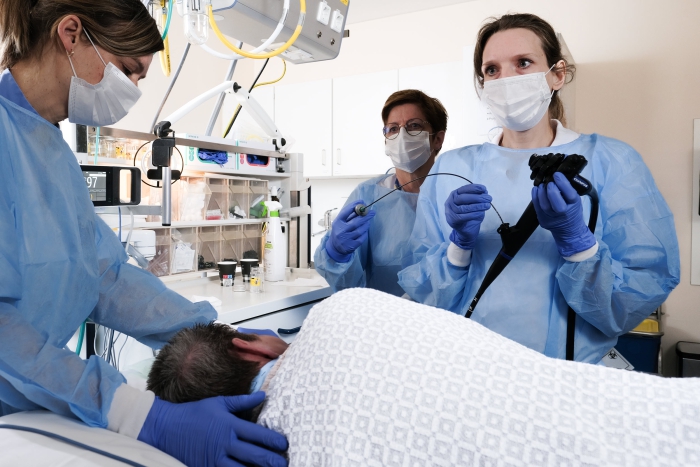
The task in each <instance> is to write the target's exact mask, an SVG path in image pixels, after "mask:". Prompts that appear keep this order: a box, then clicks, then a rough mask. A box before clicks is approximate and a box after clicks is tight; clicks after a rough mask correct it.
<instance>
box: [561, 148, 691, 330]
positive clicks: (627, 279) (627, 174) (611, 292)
mask: <svg viewBox="0 0 700 467" xmlns="http://www.w3.org/2000/svg"><path fill="white" fill-rule="evenodd" d="M601 140H602V141H601ZM595 156H596V158H599V159H600V160H603V161H608V162H607V163H595V161H594V163H593V164H592V166H593V180H595V182H594V183H595V184H596V186H597V189H598V192H599V197H600V211H599V212H600V218H599V221H598V226H597V228H596V237H597V240H598V244H599V250H598V252H597V253H596V255H595V256H593V257H592V258H589V259H588V260H586V261H582V262H578V263H575V262H568V261H565V262H564V263H563V264H562V265H561V267H559V269H558V271H557V273H556V278H557V281H558V283H559V287H560V290H561V292H562V294H563V295H564V297H565V298H566V301H567V303H568V304H569V305H570V306H571V308H572V309H573V310H574V311H576V313H578V315H579V316H581V317H582V318H583V319H585V320H586V321H587V322H589V323H590V324H591V325H593V326H595V327H596V328H598V329H599V330H600V331H601V332H602V333H604V334H605V335H606V336H608V337H614V336H619V335H622V334H624V333H626V332H628V331H630V330H631V329H634V327H635V326H637V325H638V324H639V323H640V322H641V321H642V320H644V318H646V317H648V316H649V314H650V313H651V312H652V311H653V310H654V309H656V308H657V307H658V306H659V305H661V303H663V302H664V300H666V298H667V297H668V295H669V293H671V291H672V290H673V289H674V288H675V287H676V286H677V285H678V283H679V282H680V255H679V251H678V239H677V237H676V229H675V224H674V221H673V214H672V213H671V210H670V209H669V207H668V205H667V204H666V201H665V200H664V198H663V196H662V195H661V193H660V192H659V190H658V188H657V187H656V184H655V182H654V179H653V177H652V176H651V173H650V172H649V169H648V168H647V166H646V165H645V164H644V162H643V160H642V158H641V156H640V155H639V154H638V153H637V152H636V151H635V150H634V149H632V148H631V147H630V146H628V145H627V144H625V143H622V142H620V141H616V140H611V139H608V138H602V137H599V141H598V144H597V145H596V154H595Z"/></svg>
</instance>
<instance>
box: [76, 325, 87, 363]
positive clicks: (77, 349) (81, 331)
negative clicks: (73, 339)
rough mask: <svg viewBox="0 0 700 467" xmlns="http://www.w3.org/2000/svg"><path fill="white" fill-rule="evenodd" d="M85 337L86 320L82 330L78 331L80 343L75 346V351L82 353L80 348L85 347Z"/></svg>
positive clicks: (81, 327) (81, 326)
mask: <svg viewBox="0 0 700 467" xmlns="http://www.w3.org/2000/svg"><path fill="white" fill-rule="evenodd" d="M84 338H85V321H83V324H81V325H80V332H79V333H78V345H76V346H75V353H76V354H78V355H80V349H82V348H83V339H84Z"/></svg>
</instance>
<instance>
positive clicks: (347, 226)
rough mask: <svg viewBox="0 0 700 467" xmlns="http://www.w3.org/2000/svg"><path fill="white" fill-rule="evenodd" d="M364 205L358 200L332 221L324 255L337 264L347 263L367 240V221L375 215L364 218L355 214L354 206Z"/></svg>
mask: <svg viewBox="0 0 700 467" xmlns="http://www.w3.org/2000/svg"><path fill="white" fill-rule="evenodd" d="M358 204H365V202H364V201H362V200H361V199H358V200H357V201H355V202H354V203H350V204H348V205H347V206H345V207H344V208H343V209H341V210H340V212H339V213H338V217H336V218H335V220H334V221H333V226H332V227H331V235H330V237H329V238H328V241H327V242H326V253H328V256H330V257H331V258H333V259H334V260H335V261H336V262H338V263H347V262H348V261H350V258H352V253H353V252H354V251H355V250H357V249H358V248H359V247H360V245H362V244H363V243H364V241H365V240H367V235H369V234H368V233H367V232H369V221H371V220H372V218H373V217H374V215H375V214H376V213H375V212H374V211H370V212H368V213H367V215H366V216H358V215H357V214H355V206H357V205H358Z"/></svg>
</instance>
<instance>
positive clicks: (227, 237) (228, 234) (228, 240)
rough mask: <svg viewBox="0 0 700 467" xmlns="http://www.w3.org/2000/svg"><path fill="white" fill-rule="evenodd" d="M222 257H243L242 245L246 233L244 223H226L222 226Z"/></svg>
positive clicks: (234, 258)
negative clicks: (244, 232)
mask: <svg viewBox="0 0 700 467" xmlns="http://www.w3.org/2000/svg"><path fill="white" fill-rule="evenodd" d="M221 237H222V241H221V257H222V258H224V259H233V260H236V261H238V260H239V259H242V258H243V252H242V246H243V240H244V239H245V235H244V234H243V226H242V225H225V226H223V227H222V228H221Z"/></svg>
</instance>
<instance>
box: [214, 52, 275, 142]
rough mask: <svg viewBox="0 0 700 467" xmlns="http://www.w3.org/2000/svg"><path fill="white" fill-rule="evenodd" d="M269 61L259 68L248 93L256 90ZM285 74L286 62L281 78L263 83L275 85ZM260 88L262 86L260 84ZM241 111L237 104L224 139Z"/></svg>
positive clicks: (239, 105)
mask: <svg viewBox="0 0 700 467" xmlns="http://www.w3.org/2000/svg"><path fill="white" fill-rule="evenodd" d="M269 61H270V59H269V58H268V59H266V60H265V63H263V66H262V68H260V72H259V73H258V76H256V77H255V80H253V84H252V85H251V86H250V89H248V92H249V93H250V92H252V91H253V89H255V88H256V86H257V82H258V80H259V79H260V76H261V75H262V74H263V71H265V67H266V66H267V63H268V62H269ZM283 61H284V60H283ZM286 73H287V62H284V72H283V73H282V76H280V77H279V79H277V80H275V81H270V82H269V83H265V84H270V83H276V82H277V81H279V80H280V79H282V78H284V75H285V74H286ZM261 86H262V84H261ZM241 109H243V107H241V104H238V106H237V107H236V111H235V112H234V113H233V115H232V116H231V120H229V122H228V125H227V126H226V131H224V138H226V137H227V136H228V134H229V132H230V131H231V128H232V127H233V124H234V123H235V122H236V119H237V118H238V114H239V113H241Z"/></svg>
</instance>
